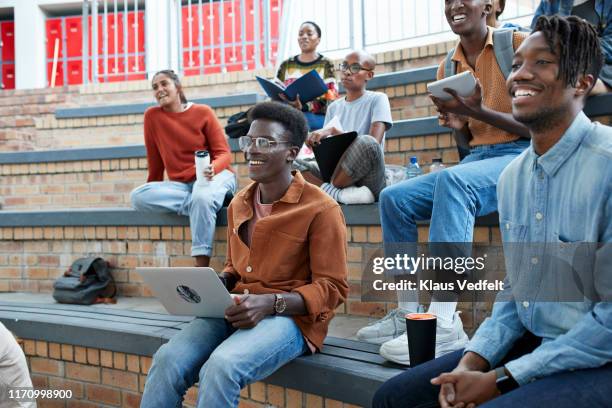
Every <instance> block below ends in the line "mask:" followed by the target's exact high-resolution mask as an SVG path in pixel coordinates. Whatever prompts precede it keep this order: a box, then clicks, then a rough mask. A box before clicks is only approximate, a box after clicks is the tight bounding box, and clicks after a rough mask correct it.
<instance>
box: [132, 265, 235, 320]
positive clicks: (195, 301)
mask: <svg viewBox="0 0 612 408" xmlns="http://www.w3.org/2000/svg"><path fill="white" fill-rule="evenodd" d="M136 272H138V273H139V274H140V276H142V279H143V280H144V281H145V283H146V284H147V285H149V286H150V287H151V289H152V290H153V293H154V294H155V297H157V298H158V299H159V300H160V301H161V302H162V304H163V305H164V307H165V308H166V310H167V311H168V313H170V314H173V315H179V316H197V317H216V318H223V316H224V312H225V309H227V308H228V307H229V306H231V305H232V304H234V302H233V300H232V297H231V295H230V293H229V292H228V291H227V289H226V288H225V286H224V285H223V283H222V282H221V280H220V279H219V277H218V276H217V274H216V273H215V271H214V270H213V269H212V268H136Z"/></svg>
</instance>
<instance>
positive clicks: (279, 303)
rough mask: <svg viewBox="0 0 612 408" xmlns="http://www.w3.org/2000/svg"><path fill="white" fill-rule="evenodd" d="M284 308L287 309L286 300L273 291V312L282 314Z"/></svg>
mask: <svg viewBox="0 0 612 408" xmlns="http://www.w3.org/2000/svg"><path fill="white" fill-rule="evenodd" d="M285 309H287V301H286V300H285V298H284V297H283V295H281V294H278V293H275V294H274V314H275V315H277V314H282V313H283V312H284V311H285Z"/></svg>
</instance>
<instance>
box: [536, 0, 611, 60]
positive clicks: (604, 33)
mask: <svg viewBox="0 0 612 408" xmlns="http://www.w3.org/2000/svg"><path fill="white" fill-rule="evenodd" d="M573 7H574V1H573V0H542V1H541V2H540V5H539V6H538V8H537V10H536V12H535V14H534V16H533V20H532V21H531V28H533V27H534V26H535V23H536V21H537V20H538V17H540V16H552V15H554V14H559V15H561V16H570V15H571V14H572V9H573ZM595 12H596V13H597V15H598V16H600V18H601V20H602V21H601V27H600V28H599V31H600V34H599V35H600V41H601V50H602V51H603V54H604V58H605V60H606V64H612V0H595Z"/></svg>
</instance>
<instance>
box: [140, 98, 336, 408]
mask: <svg viewBox="0 0 612 408" xmlns="http://www.w3.org/2000/svg"><path fill="white" fill-rule="evenodd" d="M250 120H251V121H252V124H251V128H250V130H249V132H248V135H246V136H243V137H241V138H240V147H241V149H242V150H243V151H244V152H245V156H246V160H247V163H248V168H249V177H250V178H251V179H253V180H254V182H253V183H251V184H250V185H249V186H247V187H246V188H245V189H243V190H242V191H240V192H239V193H238V194H237V195H236V197H235V198H234V199H233V200H232V203H231V204H230V206H229V208H228V211H227V219H228V228H227V235H228V238H227V260H226V263H225V268H224V270H223V273H222V275H221V278H222V280H224V282H225V284H226V287H227V288H228V289H229V290H230V291H232V292H234V293H240V294H241V295H240V296H239V297H237V298H236V299H235V300H236V304H235V305H234V306H231V307H229V308H228V309H227V310H226V312H225V313H226V318H225V319H208V318H206V319H196V320H194V321H193V322H192V323H191V324H190V325H189V326H188V327H187V328H185V329H184V330H182V331H181V332H180V333H178V334H177V335H176V336H174V337H173V338H172V339H171V340H170V341H169V342H168V344H166V345H164V346H162V347H161V348H160V349H159V351H158V352H157V353H156V354H155V357H154V359H153V365H152V367H151V370H150V372H149V377H148V379H147V384H146V386H145V390H144V395H143V398H142V403H141V406H143V407H147V408H154V407H163V408H166V407H175V406H178V405H179V404H180V401H181V400H182V396H183V394H184V393H185V392H186V391H187V389H188V388H189V387H190V386H191V385H193V384H194V383H195V382H199V384H200V389H199V395H198V404H197V406H198V407H200V408H202V407H206V408H216V407H221V408H226V407H235V406H237V405H238V400H239V396H240V389H241V388H243V387H244V386H246V385H247V384H250V383H253V382H256V381H259V380H262V379H264V378H266V377H267V376H269V375H270V374H271V373H273V372H274V371H276V370H277V369H278V368H280V367H281V366H283V365H284V364H286V363H288V362H290V361H291V360H293V359H295V358H296V357H298V356H300V355H302V354H304V353H306V352H313V353H314V352H316V351H317V350H320V349H321V347H322V346H323V339H324V338H325V336H326V334H327V328H328V325H329V322H330V320H331V319H332V317H333V316H334V310H335V309H336V308H337V307H338V306H339V305H340V304H341V303H342V302H343V301H344V300H345V298H346V296H347V294H348V283H347V275H348V270H347V264H346V225H345V222H344V216H343V214H342V211H341V209H340V207H339V205H338V204H337V203H336V202H335V201H334V200H333V199H332V198H331V197H329V196H328V195H327V194H325V193H324V192H323V191H321V190H320V189H319V188H318V187H315V186H313V185H311V184H309V183H307V182H305V181H304V179H303V178H302V176H301V174H300V173H299V172H292V171H291V163H292V162H293V160H294V159H295V157H296V156H297V153H298V151H299V149H300V147H301V146H302V144H303V143H304V139H305V138H306V133H307V129H308V127H307V125H306V121H305V120H304V117H303V116H302V114H301V112H299V111H298V110H296V109H294V108H292V107H290V106H286V105H283V104H280V103H275V102H266V103H261V104H259V105H257V106H255V108H253V109H252V111H251V113H250Z"/></svg>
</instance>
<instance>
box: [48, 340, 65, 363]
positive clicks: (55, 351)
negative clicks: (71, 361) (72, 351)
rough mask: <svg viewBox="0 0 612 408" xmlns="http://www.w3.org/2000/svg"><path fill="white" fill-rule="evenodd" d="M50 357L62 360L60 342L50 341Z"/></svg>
mask: <svg viewBox="0 0 612 408" xmlns="http://www.w3.org/2000/svg"><path fill="white" fill-rule="evenodd" d="M49 357H50V358H53V359H55V360H61V358H62V352H61V348H60V345H59V344H57V343H49Z"/></svg>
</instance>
